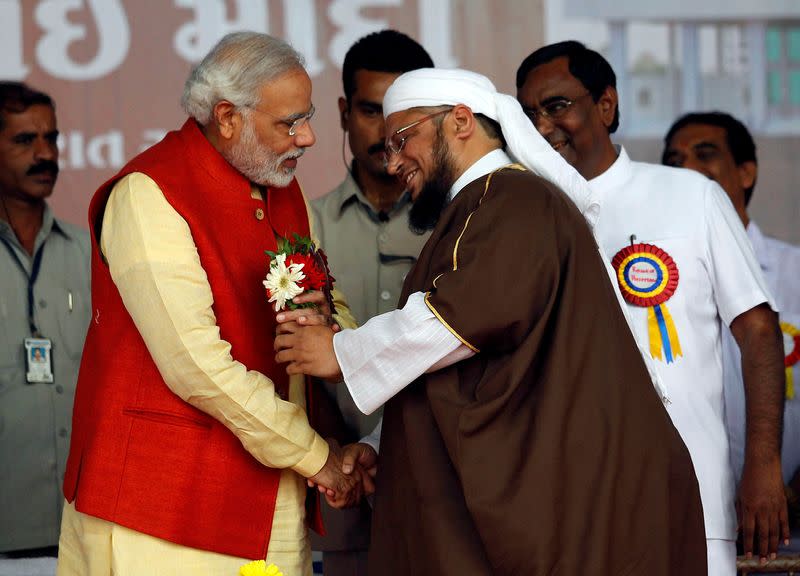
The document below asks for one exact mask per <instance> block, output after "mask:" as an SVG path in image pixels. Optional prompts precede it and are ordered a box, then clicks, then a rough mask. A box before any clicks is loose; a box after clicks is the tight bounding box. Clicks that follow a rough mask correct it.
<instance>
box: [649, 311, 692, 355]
mask: <svg viewBox="0 0 800 576" xmlns="http://www.w3.org/2000/svg"><path fill="white" fill-rule="evenodd" d="M660 309H661V315H662V316H663V318H664V326H665V327H666V330H667V339H668V340H669V347H670V348H671V350H672V358H667V362H672V361H673V360H674V359H675V358H677V357H678V356H683V351H682V350H681V343H680V340H678V331H677V330H676V329H675V322H674V321H673V320H672V315H671V314H670V313H669V310H668V309H667V307H666V306H665V305H663V304H662V305H661V306H660ZM647 332H648V334H649V336H650V356H652V357H653V358H655V359H656V360H663V355H662V353H661V351H662V350H663V349H665V348H666V346H665V342H664V338H663V335H662V333H661V328H660V327H659V325H658V318H657V316H656V311H655V307H654V306H650V307H649V308H647Z"/></svg>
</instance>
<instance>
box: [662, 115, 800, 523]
mask: <svg viewBox="0 0 800 576" xmlns="http://www.w3.org/2000/svg"><path fill="white" fill-rule="evenodd" d="M662 163H663V164H666V165H668V166H676V167H680V168H689V169H690V170H695V171H697V172H700V173H701V174H704V175H705V176H707V177H708V178H710V179H711V180H713V181H715V182H717V183H718V184H719V185H720V186H722V189H723V190H725V193H726V194H727V195H728V198H730V200H731V202H732V203H733V207H734V208H735V209H736V213H737V214H738V215H739V218H740V219H741V221H742V224H744V226H745V228H746V229H747V237H748V238H749V239H750V243H751V244H752V245H753V251H754V252H755V255H756V259H757V260H758V263H759V265H760V266H761V271H762V272H763V274H764V279H765V280H766V281H767V286H768V287H769V290H770V292H771V293H772V295H773V296H774V297H775V302H776V303H777V305H778V308H779V310H780V321H781V330H782V331H783V334H784V353H785V359H784V364H785V366H786V380H787V381H786V405H785V407H784V412H783V447H782V451H781V461H782V468H783V481H784V484H786V485H787V496H788V500H789V504H790V509H791V508H792V504H795V506H796V505H797V504H798V502H797V501H796V498H794V497H793V496H794V494H795V490H796V488H792V487H791V486H792V485H795V486H800V400H798V397H797V388H796V386H797V377H800V368H798V360H799V359H800V338H798V335H799V334H800V330H798V327H800V284H798V279H800V247H798V246H794V245H792V244H788V243H786V242H781V241H780V240H778V239H776V238H771V237H769V236H766V235H764V234H763V233H762V232H761V229H760V228H759V227H758V225H757V224H756V223H755V222H753V221H752V220H751V219H750V216H749V215H748V213H747V207H748V206H749V204H750V200H751V198H752V196H753V189H754V188H755V184H756V179H757V176H758V161H757V158H756V145H755V142H754V141H753V137H752V136H751V135H750V132H749V131H748V130H747V128H746V127H745V126H744V124H742V123H741V122H739V121H738V120H737V119H736V118H734V117H733V116H731V115H730V114H726V113H724V112H695V113H691V114H686V115H685V116H682V117H681V118H679V119H678V120H677V121H676V122H675V123H674V124H673V125H672V127H670V129H669V131H668V132H667V135H666V136H665V137H664V153H663V155H662ZM722 352H723V359H724V362H723V372H724V375H725V384H724V392H725V417H726V421H727V428H728V436H729V438H730V444H731V462H732V464H733V470H734V474H735V477H736V480H737V481H738V480H739V479H740V478H741V476H742V468H743V466H744V449H745V394H744V386H743V382H742V370H741V356H740V354H739V348H738V347H737V346H736V342H735V340H734V339H733V336H732V334H731V333H730V331H729V330H725V331H724V333H723V340H722ZM793 479H794V481H793ZM795 514H796V513H795ZM795 514H790V519H791V517H792V516H794V515H795Z"/></svg>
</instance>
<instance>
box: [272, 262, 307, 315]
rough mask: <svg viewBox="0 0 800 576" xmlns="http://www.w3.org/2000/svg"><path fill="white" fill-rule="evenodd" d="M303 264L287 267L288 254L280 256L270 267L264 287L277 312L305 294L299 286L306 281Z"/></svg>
mask: <svg viewBox="0 0 800 576" xmlns="http://www.w3.org/2000/svg"><path fill="white" fill-rule="evenodd" d="M305 277H306V276H305V274H303V264H289V266H288V267H287V266H286V254H278V255H277V256H275V259H274V260H273V261H272V263H271V264H270V266H269V273H268V274H267V279H266V280H264V287H265V288H266V289H267V290H268V291H269V301H270V302H275V311H276V312H279V311H281V310H283V309H284V307H285V306H286V301H287V300H291V299H292V298H294V297H295V296H298V295H300V294H302V293H303V289H302V288H300V286H298V285H297V283H298V282H300V281H302V280H303V279H305Z"/></svg>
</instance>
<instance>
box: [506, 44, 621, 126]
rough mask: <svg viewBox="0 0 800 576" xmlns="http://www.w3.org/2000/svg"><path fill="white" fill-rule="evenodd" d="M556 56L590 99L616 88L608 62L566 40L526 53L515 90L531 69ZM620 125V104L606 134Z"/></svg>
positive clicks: (579, 45) (580, 45) (584, 47)
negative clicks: (583, 87) (565, 63)
mask: <svg viewBox="0 0 800 576" xmlns="http://www.w3.org/2000/svg"><path fill="white" fill-rule="evenodd" d="M556 58H566V59H567V63H568V65H569V73H570V74H572V75H573V76H575V78H577V79H578V80H580V82H581V84H583V85H584V86H585V87H586V89H587V90H588V91H589V92H590V93H591V95H592V99H593V100H594V101H595V102H597V101H598V100H599V99H600V97H601V96H602V95H603V92H605V89H606V88H607V87H609V86H611V87H612V88H614V89H615V90H616V88H617V75H616V74H614V70H613V69H612V68H611V64H609V63H608V61H607V60H606V59H605V58H603V57H602V56H601V55H600V54H599V53H597V52H595V51H594V50H590V49H589V48H587V47H586V46H584V45H583V44H581V43H580V42H576V41H575V40H567V41H565V42H557V43H556V44H550V45H548V46H543V47H542V48H539V49H538V50H536V51H534V52H532V53H531V54H529V55H528V57H527V58H525V60H523V61H522V64H520V65H519V69H518V70H517V90H519V89H520V88H522V85H523V84H525V80H526V79H527V77H528V74H529V73H530V72H531V70H533V69H534V68H538V67H539V66H541V65H542V64H547V63H548V62H552V61H553V60H555V59H556ZM618 127H619V105H617V109H616V110H614V120H613V122H611V126H609V127H608V132H609V133H614V132H616V130H617V128H618Z"/></svg>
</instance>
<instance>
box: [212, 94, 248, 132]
mask: <svg viewBox="0 0 800 576" xmlns="http://www.w3.org/2000/svg"><path fill="white" fill-rule="evenodd" d="M212 115H213V120H214V124H216V126H217V131H218V132H219V134H220V136H222V137H223V138H225V139H226V140H230V139H231V138H233V136H234V135H235V134H236V133H237V132H238V131H239V129H240V128H241V126H242V115H241V113H240V112H239V111H238V110H237V109H236V106H234V105H233V104H231V103H230V102H228V101H227V100H220V101H219V102H217V103H216V104H215V105H214V110H213V111H212Z"/></svg>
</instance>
